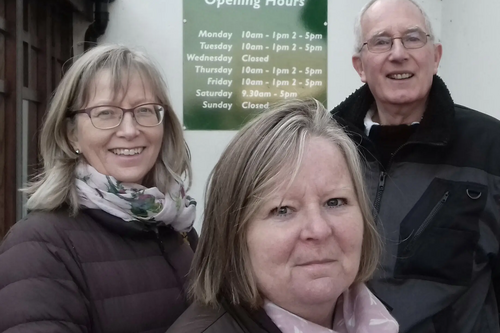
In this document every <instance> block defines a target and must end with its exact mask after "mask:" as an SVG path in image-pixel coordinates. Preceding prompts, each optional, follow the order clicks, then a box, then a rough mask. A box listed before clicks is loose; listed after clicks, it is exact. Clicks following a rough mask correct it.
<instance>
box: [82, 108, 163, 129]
mask: <svg viewBox="0 0 500 333" xmlns="http://www.w3.org/2000/svg"><path fill="white" fill-rule="evenodd" d="M126 112H132V114H133V115H134V119H135V121H137V123H138V124H139V125H141V126H145V127H154V126H158V125H159V124H161V122H162V121H163V117H164V115H165V108H164V107H163V105H161V104H156V103H147V104H141V105H138V106H136V107H134V108H132V109H124V108H122V107H119V106H113V105H99V106H93V107H90V108H86V109H83V110H75V111H73V114H74V113H86V114H87V115H88V116H89V118H90V121H91V122H92V125H94V127H95V128H98V129H110V128H114V127H118V126H120V124H121V123H122V120H123V116H124V115H125V113H126Z"/></svg>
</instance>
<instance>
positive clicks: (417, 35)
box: [359, 30, 430, 53]
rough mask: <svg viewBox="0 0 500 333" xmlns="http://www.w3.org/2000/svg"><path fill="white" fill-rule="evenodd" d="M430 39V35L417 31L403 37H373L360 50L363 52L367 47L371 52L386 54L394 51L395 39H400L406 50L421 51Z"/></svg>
mask: <svg viewBox="0 0 500 333" xmlns="http://www.w3.org/2000/svg"><path fill="white" fill-rule="evenodd" d="M428 37H430V35H429V34H426V33H425V32H423V31H422V30H415V31H412V32H409V33H407V34H406V35H404V36H401V37H389V36H373V37H372V38H370V39H369V40H367V41H366V42H365V43H363V45H362V46H361V48H360V49H359V50H360V51H361V49H362V48H363V46H365V45H366V48H367V49H368V51H370V52H373V53H384V52H387V51H390V50H391V49H392V45H393V44H394V40H395V39H400V40H401V43H402V44H403V46H404V47H405V48H406V49H419V48H421V47H423V46H424V45H425V44H427V38H428Z"/></svg>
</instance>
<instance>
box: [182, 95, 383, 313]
mask: <svg viewBox="0 0 500 333" xmlns="http://www.w3.org/2000/svg"><path fill="white" fill-rule="evenodd" d="M311 137H320V138H325V139H327V140H328V141H330V142H331V143H332V145H336V146H337V147H338V148H339V149H340V151H341V152H342V154H343V156H344V158H345V160H346V163H347V167H348V169H349V174H350V176H351V178H352V181H353V184H354V188H355V192H356V196H357V198H358V203H359V207H360V210H361V213H362V215H363V220H364V235H363V243H362V252H361V263H360V267H359V271H358V274H357V276H356V281H355V282H364V281H366V280H367V279H369V278H370V277H371V275H372V274H373V272H374V270H375V268H376V266H377V263H378V258H379V255H380V248H381V245H380V244H381V243H380V239H379V236H378V233H377V231H376V227H375V224H374V221H373V218H372V215H371V208H370V204H369V201H368V199H367V197H366V192H365V188H364V183H363V176H362V169H361V168H362V167H361V164H360V159H359V156H358V152H357V150H356V146H355V144H354V143H353V142H352V141H351V140H350V139H349V137H348V136H347V135H346V133H345V132H344V131H343V129H342V128H341V127H340V126H339V125H338V124H337V123H336V122H335V121H334V120H333V119H331V117H330V115H329V113H328V112H327V111H326V110H325V108H324V107H323V106H322V105H321V103H319V102H318V101H316V100H307V101H290V102H284V103H282V104H280V105H276V106H275V107H273V108H271V109H270V110H268V111H266V112H264V113H262V114H261V115H260V116H259V117H257V118H256V119H254V120H253V121H252V122H250V123H249V124H247V125H246V126H245V127H244V128H243V129H242V130H241V131H240V132H239V133H238V134H237V135H236V137H235V138H234V139H233V140H232V141H231V143H230V144H229V146H228V147H227V148H226V150H225V151H224V153H223V154H222V157H221V158H220V160H219V162H218V163H217V164H216V166H215V168H214V170H213V171H212V174H211V180H210V183H209V185H208V187H207V199H206V202H205V215H204V220H203V230H202V233H201V237H200V241H199V244H198V247H197V250H196V253H195V256H194V261H193V266H192V270H191V274H192V279H193V280H192V285H191V290H190V291H191V296H192V298H193V300H194V301H197V302H200V303H202V304H206V305H210V306H217V305H219V304H220V302H221V301H222V300H224V301H226V302H229V303H232V304H241V305H245V306H248V307H251V308H258V307H259V306H261V305H262V297H261V296H260V294H259V291H258V290H257V285H256V282H255V280H254V277H253V273H252V268H251V265H250V259H249V251H248V246H247V231H248V225H249V222H250V221H251V220H252V218H253V217H254V216H255V214H256V213H257V212H258V210H259V209H260V208H261V206H262V205H263V203H264V201H265V200H266V198H268V197H269V196H270V195H272V193H273V191H276V190H277V189H278V188H279V184H282V183H283V182H285V184H286V182H288V184H289V185H288V186H290V185H291V183H292V182H293V180H294V177H295V175H296V174H297V172H298V170H299V168H300V165H301V161H302V155H303V150H304V147H305V145H306V142H307V140H308V138H311Z"/></svg>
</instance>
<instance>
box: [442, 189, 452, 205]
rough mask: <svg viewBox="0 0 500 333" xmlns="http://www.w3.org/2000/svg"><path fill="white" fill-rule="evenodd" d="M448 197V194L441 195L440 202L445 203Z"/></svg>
mask: <svg viewBox="0 0 500 333" xmlns="http://www.w3.org/2000/svg"><path fill="white" fill-rule="evenodd" d="M449 196H450V192H446V193H445V194H444V195H443V198H442V199H441V202H442V203H445V202H446V201H447V200H448V197H449Z"/></svg>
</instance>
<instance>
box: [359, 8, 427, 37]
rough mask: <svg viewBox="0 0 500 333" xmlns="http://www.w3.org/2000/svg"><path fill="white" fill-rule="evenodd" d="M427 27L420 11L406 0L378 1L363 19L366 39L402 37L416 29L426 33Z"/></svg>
mask: <svg viewBox="0 0 500 333" xmlns="http://www.w3.org/2000/svg"><path fill="white" fill-rule="evenodd" d="M425 26H426V25H425V18H424V16H423V14H422V12H421V11H420V9H419V8H418V7H417V6H415V5H414V4H413V3H411V2H410V1H406V0H381V1H377V2H375V3H374V4H373V5H372V6H371V7H370V8H368V10H367V11H366V12H365V13H364V15H363V17H362V19H361V28H362V33H363V36H364V37H365V38H370V37H372V36H375V35H390V36H400V35H403V34H405V33H407V32H410V31H414V30H416V29H420V30H422V31H426V28H425Z"/></svg>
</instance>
